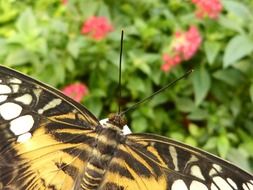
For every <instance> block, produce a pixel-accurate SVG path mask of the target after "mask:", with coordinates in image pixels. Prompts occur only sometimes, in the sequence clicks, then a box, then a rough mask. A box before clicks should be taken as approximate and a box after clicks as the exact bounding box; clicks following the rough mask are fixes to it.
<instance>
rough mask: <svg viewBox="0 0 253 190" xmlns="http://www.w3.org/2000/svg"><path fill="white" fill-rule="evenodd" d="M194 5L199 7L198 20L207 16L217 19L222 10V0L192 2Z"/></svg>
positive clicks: (196, 0) (193, 0)
mask: <svg viewBox="0 0 253 190" xmlns="http://www.w3.org/2000/svg"><path fill="white" fill-rule="evenodd" d="M192 3H194V4H195V5H196V7H197V11H196V16H197V17H198V18H203V17H205V16H207V17H209V18H211V19H216V18H218V16H219V14H220V12H221V10H222V5H221V2H220V0H192Z"/></svg>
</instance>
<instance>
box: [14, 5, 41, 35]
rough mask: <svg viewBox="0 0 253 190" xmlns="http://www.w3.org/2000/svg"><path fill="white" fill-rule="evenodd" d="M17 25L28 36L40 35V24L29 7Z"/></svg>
mask: <svg viewBox="0 0 253 190" xmlns="http://www.w3.org/2000/svg"><path fill="white" fill-rule="evenodd" d="M16 27H17V28H18V30H19V31H20V32H22V33H23V34H26V35H28V36H36V35H38V26H37V21H36V18H35V15H34V14H33V12H32V9H30V8H27V9H26V10H25V11H24V12H23V13H22V14H21V15H20V17H19V18H18V21H17V23H16Z"/></svg>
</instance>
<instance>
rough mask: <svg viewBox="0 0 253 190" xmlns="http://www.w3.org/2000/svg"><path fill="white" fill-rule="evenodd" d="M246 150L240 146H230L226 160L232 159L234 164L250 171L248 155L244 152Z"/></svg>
mask: <svg viewBox="0 0 253 190" xmlns="http://www.w3.org/2000/svg"><path fill="white" fill-rule="evenodd" d="M245 152H246V151H245V150H243V149H242V148H239V149H238V148H236V149H235V148H231V149H230V150H229V153H228V155H227V158H228V160H230V161H232V162H233V163H235V164H236V165H238V166H240V167H241V168H243V169H245V170H247V171H249V172H252V171H251V170H250V169H251V167H250V163H249V161H248V157H247V155H246V153H245Z"/></svg>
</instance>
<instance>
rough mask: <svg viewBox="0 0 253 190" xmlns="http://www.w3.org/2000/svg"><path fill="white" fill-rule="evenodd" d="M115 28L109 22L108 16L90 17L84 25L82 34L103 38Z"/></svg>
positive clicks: (98, 38)
mask: <svg viewBox="0 0 253 190" xmlns="http://www.w3.org/2000/svg"><path fill="white" fill-rule="evenodd" d="M112 30H113V27H112V25H111V24H110V23H109V22H108V20H107V18H106V17H96V16H93V17H90V18H89V19H87V20H86V21H85V22H84V23H83V26H82V29H81V33H82V34H88V33H89V34H90V35H91V37H92V38H93V39H95V40H101V39H103V38H105V36H106V35H107V34H108V33H109V32H111V31H112Z"/></svg>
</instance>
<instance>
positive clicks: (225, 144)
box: [217, 135, 230, 158]
mask: <svg viewBox="0 0 253 190" xmlns="http://www.w3.org/2000/svg"><path fill="white" fill-rule="evenodd" d="M217 148H218V152H219V155H220V156H221V157H222V158H226V156H227V154H228V151H229V148H230V143H229V140H228V138H227V137H226V135H221V136H219V137H218V139H217Z"/></svg>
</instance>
